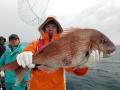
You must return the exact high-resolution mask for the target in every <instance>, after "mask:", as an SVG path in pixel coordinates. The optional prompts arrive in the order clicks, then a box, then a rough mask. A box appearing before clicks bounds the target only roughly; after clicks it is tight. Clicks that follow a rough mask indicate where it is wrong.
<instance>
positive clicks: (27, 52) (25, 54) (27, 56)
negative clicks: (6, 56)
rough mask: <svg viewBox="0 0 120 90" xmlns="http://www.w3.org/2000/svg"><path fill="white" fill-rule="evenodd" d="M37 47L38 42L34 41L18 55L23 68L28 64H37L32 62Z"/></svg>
mask: <svg viewBox="0 0 120 90" xmlns="http://www.w3.org/2000/svg"><path fill="white" fill-rule="evenodd" d="M36 49H37V42H36V41H33V42H32V43H30V44H29V45H28V46H27V47H26V48H25V49H24V50H23V51H22V53H20V54H19V55H18V56H17V63H18V64H19V65H20V66H22V67H23V68H25V67H26V66H28V67H29V68H33V67H34V66H35V65H34V64H32V56H33V54H35V53H36Z"/></svg>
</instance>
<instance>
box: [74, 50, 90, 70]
mask: <svg viewBox="0 0 120 90" xmlns="http://www.w3.org/2000/svg"><path fill="white" fill-rule="evenodd" d="M88 57H89V54H88V52H87V53H86V55H85V57H84V58H83V59H82V60H80V62H79V63H78V64H77V65H76V66H75V67H74V68H73V70H76V69H77V68H79V67H84V64H85V63H86V62H87V61H88Z"/></svg>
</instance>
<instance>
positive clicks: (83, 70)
mask: <svg viewBox="0 0 120 90" xmlns="http://www.w3.org/2000/svg"><path fill="white" fill-rule="evenodd" d="M66 71H67V72H70V73H72V74H75V75H78V76H83V75H85V74H86V73H87V72H88V68H87V67H84V68H77V69H76V70H73V67H72V68H66Z"/></svg>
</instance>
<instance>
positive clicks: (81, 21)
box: [0, 0, 120, 45]
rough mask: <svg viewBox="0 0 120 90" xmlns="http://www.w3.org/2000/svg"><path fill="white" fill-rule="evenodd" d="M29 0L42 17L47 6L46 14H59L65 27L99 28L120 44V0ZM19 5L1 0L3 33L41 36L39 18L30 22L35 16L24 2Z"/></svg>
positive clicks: (25, 37)
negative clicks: (22, 5)
mask: <svg viewBox="0 0 120 90" xmlns="http://www.w3.org/2000/svg"><path fill="white" fill-rule="evenodd" d="M22 1H25V0H21V2H22ZM28 1H30V2H31V3H32V4H30V5H31V7H32V8H33V10H34V12H35V13H36V15H37V16H38V17H42V18H43V16H42V15H43V13H44V11H45V10H47V11H46V13H45V15H44V18H45V17H46V16H48V15H55V16H57V19H58V20H59V22H60V24H61V25H62V26H63V28H68V27H79V28H93V29H97V30H99V31H101V32H103V33H104V34H105V35H107V36H108V37H109V38H110V39H111V40H112V41H113V42H114V43H115V44H117V45H118V44H119V45H120V20H119V18H120V0H49V3H48V0H43V1H42V4H41V2H39V1H41V0H35V1H33V0H28ZM36 2H37V3H36ZM20 5H21V3H18V1H17V0H0V36H1V35H3V36H5V37H8V36H9V35H10V34H12V33H16V34H18V35H19V36H20V38H21V41H23V42H31V41H33V40H36V39H37V38H39V36H40V34H39V32H38V30H37V29H38V26H39V24H37V25H36V22H37V20H38V21H40V20H39V19H36V22H32V23H31V21H33V20H32V19H34V18H33V17H34V16H33V15H32V14H31V12H30V11H27V9H25V8H26V7H25V6H24V8H23V7H22V9H21V8H18V7H19V6H20ZM47 6H48V7H47ZM41 8H42V9H41ZM46 8H48V9H46ZM18 9H20V10H21V12H19V10H18ZM40 9H41V10H40ZM24 10H26V11H24ZM39 10H40V11H39ZM28 13H29V15H28ZM25 14H26V15H27V16H24V15H25ZM21 18H22V19H21ZM23 19H24V20H23ZM25 21H27V22H25ZM42 21H44V19H43V20H41V22H42ZM33 24H35V25H33Z"/></svg>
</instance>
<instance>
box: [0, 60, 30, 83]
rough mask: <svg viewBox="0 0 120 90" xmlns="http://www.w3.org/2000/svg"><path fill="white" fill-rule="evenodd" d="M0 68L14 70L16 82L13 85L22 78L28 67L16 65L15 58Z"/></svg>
mask: <svg viewBox="0 0 120 90" xmlns="http://www.w3.org/2000/svg"><path fill="white" fill-rule="evenodd" d="M0 70H5V71H8V70H9V71H15V76H16V83H15V85H18V84H19V82H20V81H21V80H22V79H23V77H24V75H25V73H26V72H27V70H28V68H27V67H26V68H23V67H21V66H19V65H18V63H17V61H16V60H15V61H14V62H11V63H9V64H6V65H4V66H2V67H0Z"/></svg>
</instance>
